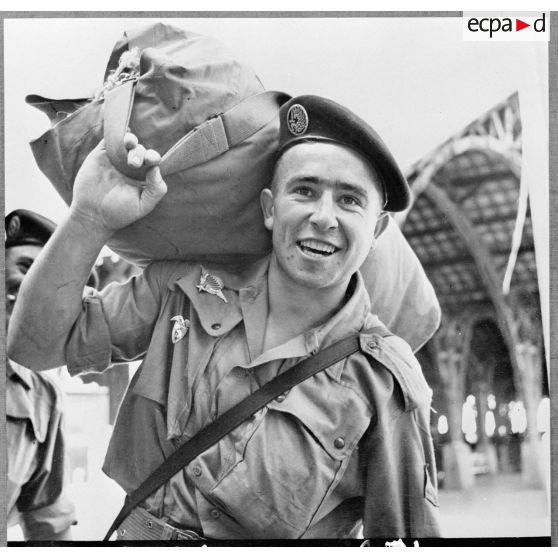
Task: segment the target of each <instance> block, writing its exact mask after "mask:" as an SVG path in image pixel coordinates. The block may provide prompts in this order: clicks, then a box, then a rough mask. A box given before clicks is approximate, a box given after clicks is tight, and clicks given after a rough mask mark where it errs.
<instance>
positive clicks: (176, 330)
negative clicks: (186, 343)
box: [170, 316, 190, 344]
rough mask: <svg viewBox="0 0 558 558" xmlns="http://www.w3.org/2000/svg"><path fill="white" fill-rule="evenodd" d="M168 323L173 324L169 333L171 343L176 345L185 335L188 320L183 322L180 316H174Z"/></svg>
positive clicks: (188, 325)
mask: <svg viewBox="0 0 558 558" xmlns="http://www.w3.org/2000/svg"><path fill="white" fill-rule="evenodd" d="M170 321H171V322H174V325H173V326H172V333H171V339H172V342H173V344H174V343H178V342H179V341H180V340H181V339H182V338H183V337H184V336H185V335H186V333H187V331H188V328H189V327H190V320H185V319H184V318H183V317H182V316H174V317H173V318H171V319H170Z"/></svg>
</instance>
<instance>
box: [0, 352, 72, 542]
mask: <svg viewBox="0 0 558 558" xmlns="http://www.w3.org/2000/svg"><path fill="white" fill-rule="evenodd" d="M6 368H7V377H6V419H7V420H6V430H7V441H8V451H7V457H8V485H7V490H8V491H7V511H8V526H13V525H16V524H20V525H21V528H22V530H23V534H24V537H25V539H26V540H50V539H52V538H53V537H54V536H55V535H56V534H58V533H62V532H63V531H65V530H66V529H68V527H70V526H71V525H73V524H75V523H76V514H75V509H74V505H73V504H72V503H71V502H70V501H69V500H68V499H67V498H66V497H65V496H64V464H65V459H64V457H65V456H64V435H63V430H62V403H61V393H60V391H59V390H58V388H57V387H56V385H55V384H54V383H53V382H51V381H50V380H49V379H47V378H46V377H44V376H42V375H40V374H37V373H36V372H33V371H32V370H29V369H27V368H23V367H21V366H18V365H17V364H15V363H11V362H8V363H7V367H6Z"/></svg>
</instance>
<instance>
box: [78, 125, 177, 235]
mask: <svg viewBox="0 0 558 558" xmlns="http://www.w3.org/2000/svg"><path fill="white" fill-rule="evenodd" d="M124 147H125V148H126V150H127V152H128V154H127V162H128V166H129V167H130V168H131V169H142V168H143V169H146V174H145V179H144V180H137V179H134V178H130V177H129V176H126V175H125V174H122V173H121V172H119V171H118V170H117V169H116V168H115V167H114V166H113V165H112V163H111V162H110V160H109V158H108V155H107V152H106V150H105V146H104V142H101V143H100V144H99V145H98V146H97V147H96V148H95V149H94V150H93V151H92V152H91V153H90V154H89V155H88V157H87V158H86V159H85V161H84V162H83V165H82V166H81V168H80V170H79V172H78V174H77V176H76V180H75V183H74V191H73V199H72V205H71V206H70V211H71V213H72V214H73V215H75V216H77V217H78V218H79V219H80V220H81V221H82V222H83V223H85V224H87V226H89V227H93V228H95V229H96V231H97V232H100V233H103V234H105V235H106V236H111V235H112V234H113V233H114V232H116V231H117V230H119V229H121V228H124V227H126V226H128V225H131V224H132V223H134V222H135V221H137V220H138V219H141V218H142V217H144V216H145V215H147V214H148V213H150V212H151V211H153V209H154V208H155V207H156V205H157V204H158V203H159V202H160V201H161V199H162V198H163V196H164V195H165V194H166V192H167V185H166V184H165V181H164V180H163V178H162V176H161V171H160V169H159V163H160V162H161V156H160V155H159V154H158V153H157V152H156V151H154V150H152V149H145V147H144V146H143V145H141V144H139V143H138V139H137V138H136V136H134V135H133V134H129V133H128V134H126V135H125V136H124Z"/></svg>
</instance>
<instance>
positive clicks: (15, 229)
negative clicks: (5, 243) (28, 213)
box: [6, 215, 21, 238]
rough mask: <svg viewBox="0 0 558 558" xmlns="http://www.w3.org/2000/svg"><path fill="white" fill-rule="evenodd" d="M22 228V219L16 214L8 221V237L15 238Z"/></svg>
mask: <svg viewBox="0 0 558 558" xmlns="http://www.w3.org/2000/svg"><path fill="white" fill-rule="evenodd" d="M20 228H21V221H20V220H19V217H18V216H17V215H14V216H13V217H12V218H11V219H10V222H9V223H8V230H7V231H6V232H7V234H8V237H10V238H13V237H15V236H17V234H18V233H19V229H20Z"/></svg>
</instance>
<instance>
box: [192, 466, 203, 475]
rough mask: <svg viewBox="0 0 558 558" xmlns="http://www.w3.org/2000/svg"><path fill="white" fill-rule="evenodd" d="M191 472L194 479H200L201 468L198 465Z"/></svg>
mask: <svg viewBox="0 0 558 558" xmlns="http://www.w3.org/2000/svg"><path fill="white" fill-rule="evenodd" d="M192 472H193V473H194V476H195V477H201V474H202V470H201V467H200V466H199V465H196V466H195V467H194V468H193V469H192Z"/></svg>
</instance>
